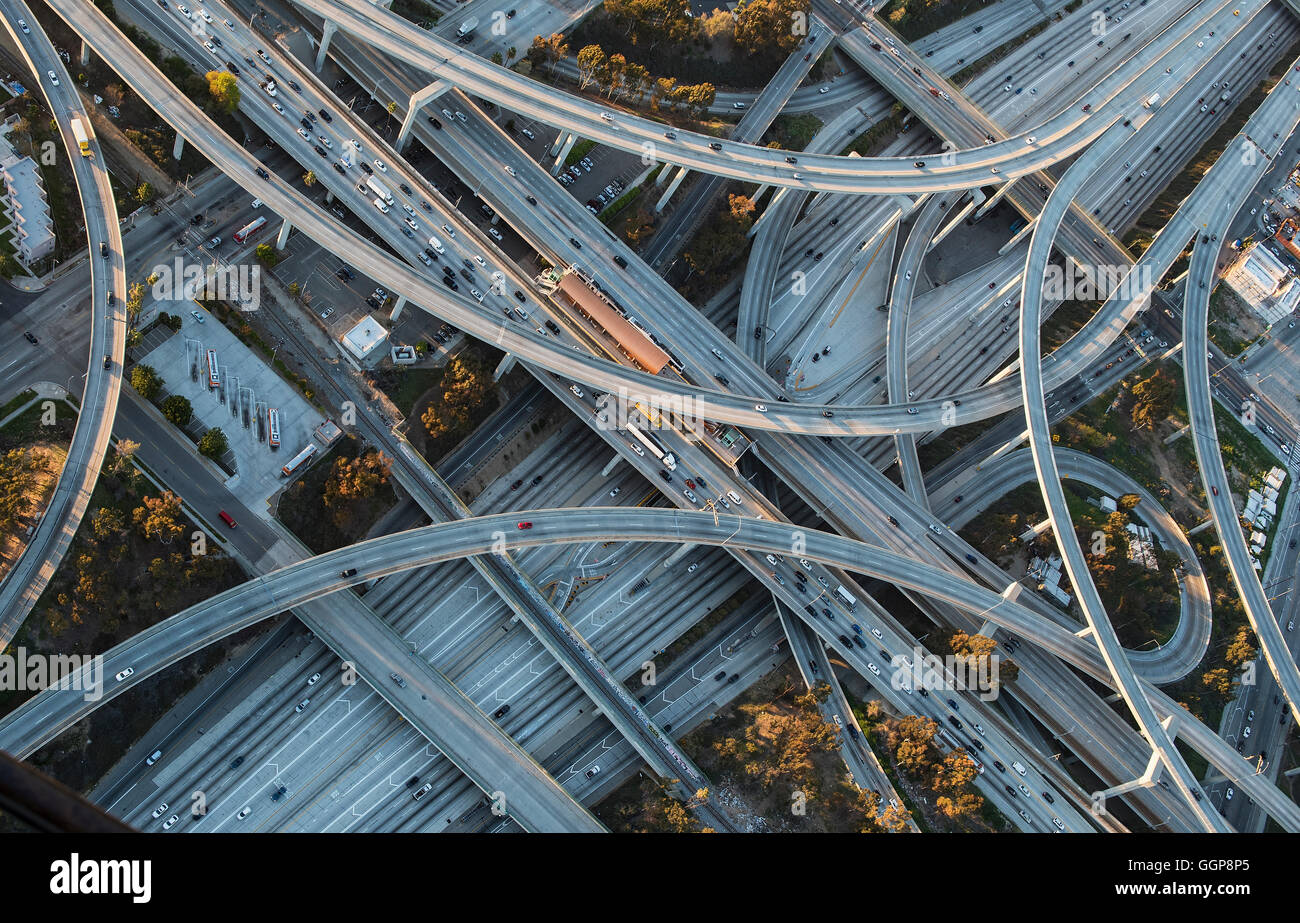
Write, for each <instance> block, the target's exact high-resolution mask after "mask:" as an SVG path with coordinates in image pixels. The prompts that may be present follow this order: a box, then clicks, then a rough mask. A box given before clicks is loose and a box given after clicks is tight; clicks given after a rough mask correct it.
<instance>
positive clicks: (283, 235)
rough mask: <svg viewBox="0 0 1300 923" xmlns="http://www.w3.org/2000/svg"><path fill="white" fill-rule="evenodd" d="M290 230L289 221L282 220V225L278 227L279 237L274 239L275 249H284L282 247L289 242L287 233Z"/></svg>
mask: <svg viewBox="0 0 1300 923" xmlns="http://www.w3.org/2000/svg"><path fill="white" fill-rule="evenodd" d="M292 229H293V225H291V224H290V223H289V219H288V218H286V219H284V223H283V224H282V225H280V235H279V236H278V237H276V239H275V249H277V250H283V249H284V245H285V244H287V243H288V242H289V231H290V230H292Z"/></svg>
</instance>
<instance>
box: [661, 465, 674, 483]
mask: <svg viewBox="0 0 1300 923" xmlns="http://www.w3.org/2000/svg"><path fill="white" fill-rule="evenodd" d="M659 476H660V477H661V478H663V479H664V483H667V484H671V483H672V481H673V476H672V475H671V474H669V473H668V472H667V471H665V470H664V469H663V468H660V469H659Z"/></svg>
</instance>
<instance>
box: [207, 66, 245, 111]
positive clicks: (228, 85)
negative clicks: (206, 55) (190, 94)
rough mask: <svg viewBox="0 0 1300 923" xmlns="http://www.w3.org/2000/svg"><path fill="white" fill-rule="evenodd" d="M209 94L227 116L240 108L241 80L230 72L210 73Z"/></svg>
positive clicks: (208, 76) (208, 74)
mask: <svg viewBox="0 0 1300 923" xmlns="http://www.w3.org/2000/svg"><path fill="white" fill-rule="evenodd" d="M206 76H207V78H208V94H209V95H210V96H211V97H212V101H213V102H215V103H216V104H217V107H218V108H219V109H220V110H222V111H224V112H225V113H226V114H227V115H230V114H232V113H234V111H235V110H236V109H238V108H239V80H238V78H236V77H235V75H234V74H232V73H230V72H229V71H224V70H220V71H208V73H207V75H206Z"/></svg>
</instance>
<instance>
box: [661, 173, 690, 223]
mask: <svg viewBox="0 0 1300 923" xmlns="http://www.w3.org/2000/svg"><path fill="white" fill-rule="evenodd" d="M689 172H690V170H687V169H686V168H685V167H678V169H677V175H676V176H674V177H673V181H672V182H671V183H669V184H668V188H667V189H666V190H665V191H664V194H663V196H661V197H660V199H659V201H658V202H656V203H655V212H656V214H657V213H658V212H661V211H663V210H664V206H665V205H667V204H668V200H669V199H671V198H672V197H673V193H674V192H676V191H677V187H678V186H680V185H681V184H682V180H684V179H686V174H687V173H689Z"/></svg>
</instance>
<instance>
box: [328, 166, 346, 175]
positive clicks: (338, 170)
mask: <svg viewBox="0 0 1300 923" xmlns="http://www.w3.org/2000/svg"><path fill="white" fill-rule="evenodd" d="M330 166H332V167H333V168H334V172H335V173H337V174H339V176H346V175H347V172H348V171H347V170H344V169H343V165H342V164H340V163H332V164H330Z"/></svg>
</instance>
